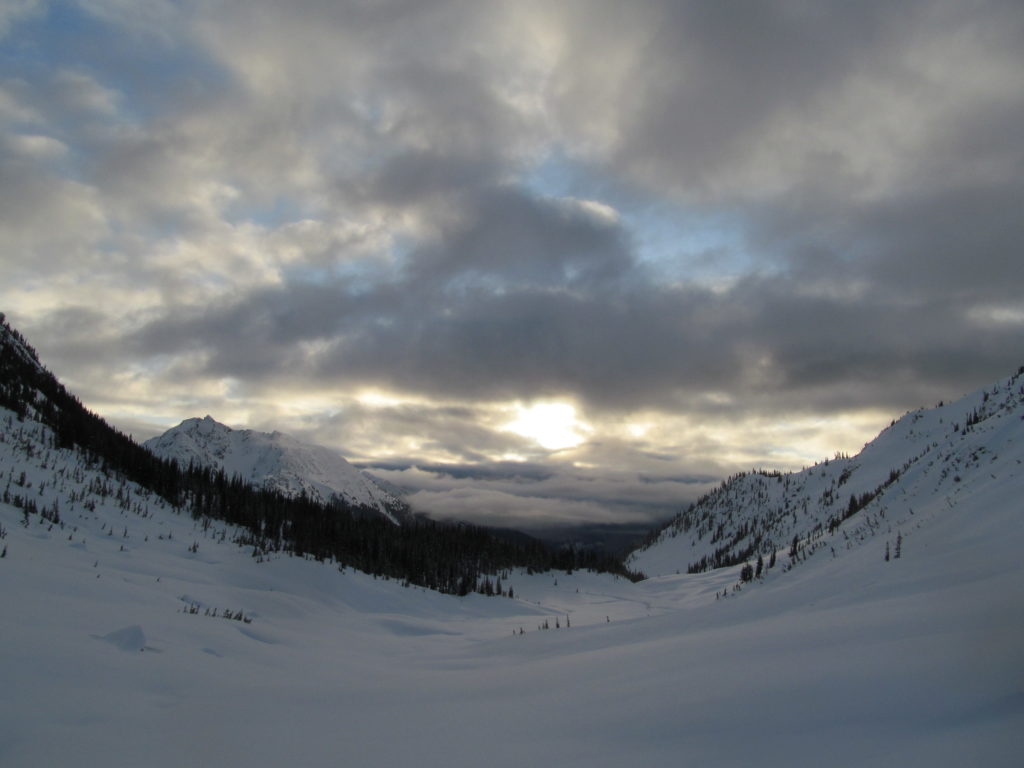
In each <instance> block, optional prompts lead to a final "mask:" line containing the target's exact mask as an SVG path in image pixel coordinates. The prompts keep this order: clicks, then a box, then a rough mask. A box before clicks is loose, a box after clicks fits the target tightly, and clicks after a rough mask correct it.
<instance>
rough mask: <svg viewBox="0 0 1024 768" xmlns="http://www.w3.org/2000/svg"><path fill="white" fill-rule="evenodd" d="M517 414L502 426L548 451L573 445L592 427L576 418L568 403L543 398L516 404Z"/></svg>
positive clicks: (572, 446)
mask: <svg viewBox="0 0 1024 768" xmlns="http://www.w3.org/2000/svg"><path fill="white" fill-rule="evenodd" d="M516 411H517V416H516V418H515V419H514V420H513V421H510V422H508V423H507V424H505V425H503V427H502V428H503V429H505V430H507V431H509V432H514V433H516V434H517V435H521V436H523V437H526V438H529V439H531V440H533V441H534V442H536V443H537V444H538V445H540V446H541V447H543V448H546V449H547V450H549V451H559V450H563V449H565V448H575V447H576V446H578V445H580V444H582V443H583V442H584V441H585V440H586V439H587V434H588V433H589V432H590V431H591V428H590V427H589V426H588V425H587V424H584V423H582V422H580V421H578V420H577V418H576V409H575V408H574V407H573V406H572V405H570V404H568V403H559V402H554V403H552V402H543V403H534V404H533V405H530V406H522V405H517V406H516Z"/></svg>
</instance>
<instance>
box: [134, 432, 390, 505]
mask: <svg viewBox="0 0 1024 768" xmlns="http://www.w3.org/2000/svg"><path fill="white" fill-rule="evenodd" d="M143 445H145V447H146V448H148V449H149V450H150V451H152V452H153V453H155V454H156V455H157V456H160V457H162V458H165V459H175V460H176V461H177V462H178V463H179V464H180V465H182V466H185V467H187V466H188V464H189V462H194V463H196V464H201V465H203V466H208V467H213V468H215V469H223V470H224V471H225V473H226V474H227V475H228V476H229V477H230V476H234V475H238V476H239V477H241V478H242V479H243V480H245V481H246V482H248V483H250V484H252V485H256V486H257V487H260V486H265V487H267V488H271V489H274V490H278V491H281V492H282V493H284V494H285V495H286V496H295V497H297V496H299V495H301V494H302V493H305V494H306V495H307V496H309V497H311V498H313V499H316V500H319V501H321V502H327V501H330V500H331V499H332V498H333V497H335V496H337V497H339V498H340V499H341V500H342V501H344V502H346V503H348V504H354V505H357V506H362V507H368V508H370V509H373V510H375V511H377V512H379V513H380V514H381V515H383V516H384V517H386V518H387V519H388V520H390V521H391V522H393V523H398V522H399V516H400V515H399V511H400V510H402V509H403V508H404V507H405V505H404V504H403V503H402V502H401V501H399V500H398V499H397V498H396V497H395V496H393V495H392V494H391V493H389V492H388V491H386V490H384V489H383V488H381V487H380V486H378V485H377V484H376V483H375V482H374V481H373V480H372V479H371V478H370V477H369V476H367V475H366V474H365V473H364V472H362V471H360V470H358V469H356V468H355V467H353V466H352V465H351V464H349V463H348V461H346V460H345V459H344V458H343V457H342V456H341V455H340V454H339V453H337V452H336V451H332V450H331V449H330V448H325V447H323V446H319V445H310V444H308V443H302V442H300V441H298V440H296V439H295V438H293V437H289V436H288V435H285V434H282V433H280V432H256V431H253V430H251V429H231V428H230V427H228V426H225V425H224V424H221V423H220V422H218V421H215V420H214V419H213V418H212V417H210V416H206V417H205V418H202V419H186V420H185V421H183V422H182V423H181V424H179V425H178V426H176V427H172V428H171V429H169V430H167V431H166V432H164V433H163V434H162V435H160V436H158V437H154V438H152V439H150V440H147V441H146V442H145V443H143Z"/></svg>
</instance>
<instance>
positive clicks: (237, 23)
mask: <svg viewBox="0 0 1024 768" xmlns="http://www.w3.org/2000/svg"><path fill="white" fill-rule="evenodd" d="M1022 72H1024V6H1022V5H1021V4H1020V3H1019V2H1017V1H1015V0H1010V1H1008V2H961V1H959V0H957V1H951V2H941V1H929V2H914V1H913V0H909V1H908V2H902V3H891V2H887V1H886V2H871V1H865V2H858V3H844V2H834V3H827V2H813V3H808V2H795V1H794V2H765V3H756V4H754V3H750V4H746V3H743V4H740V3H736V4H733V3H714V2H677V1H671V2H669V1H667V0H666V1H665V2H658V1H657V0H652V1H651V2H643V3H620V2H612V1H610V0H609V1H607V2H602V1H601V0H593V1H591V2H573V1H572V0H567V1H565V2H555V3H553V2H550V1H548V2H531V1H530V0H519V1H516V2H500V1H499V0H496V1H495V2H487V3H480V2H469V1H465V2H446V1H443V0H439V1H436V2H435V1H430V2H408V1H404V0H394V1H391V0H380V1H378V2H369V1H368V0H360V1H357V0H347V1H328V0H321V1H320V2H315V1H308V2H307V1H306V0H299V1H297V2H294V1H293V2H288V3H283V2H269V1H268V0H246V1H245V2H232V1H231V0H217V1H215V2H189V1H188V0H182V1H181V2H168V1H166V0H92V1H91V2H82V3H75V2H49V3H48V2H42V1H37V0H0V273H2V278H3V279H2V280H0V311H3V312H5V313H6V315H7V317H8V320H9V321H10V322H11V323H12V324H13V325H14V326H15V327H17V328H18V329H19V330H20V331H21V332H22V333H24V334H25V335H26V336H27V337H28V339H29V340H30V342H31V343H32V344H33V345H34V346H35V347H36V348H37V350H38V351H39V352H40V355H41V357H42V359H43V361H44V363H45V364H46V365H47V366H48V367H49V368H50V369H51V370H53V371H54V372H55V373H56V374H57V375H58V376H59V377H60V378H61V379H62V381H64V382H65V384H66V385H68V387H69V388H70V389H72V391H74V392H76V393H77V394H78V395H79V397H80V398H81V399H82V400H83V402H85V404H86V405H87V406H89V407H90V408H91V409H93V410H94V411H96V412H98V413H99V414H101V415H102V416H104V417H105V418H107V419H108V420H109V421H111V422H112V423H113V424H115V425H117V426H119V427H121V428H122V429H125V430H127V431H129V432H131V433H132V434H133V435H135V436H136V437H137V438H139V439H145V438H148V437H150V436H152V435H154V434H158V433H160V432H162V431H163V430H165V429H166V428H168V427H170V426H173V425H175V424H177V423H178V422H180V421H181V420H183V419H185V418H189V417H194V416H203V415H206V414H210V415H212V416H213V417H214V418H216V419H217V420H218V421H221V422H224V423H226V424H229V425H231V426H235V427H245V428H253V429H262V430H268V431H269V430H274V429H277V430H280V431H283V432H287V433H289V434H292V435H294V436H296V437H298V438H300V439H304V440H308V441H311V442H316V443H320V444H323V445H328V446H331V447H334V448H336V449H338V450H339V451H341V452H342V453H343V455H345V456H346V457H347V458H349V460H351V461H354V462H357V463H359V464H360V465H364V466H366V467H368V468H370V469H372V471H373V472H374V473H375V474H377V475H378V476H379V477H382V478H384V479H386V480H388V481H389V482H392V483H394V484H396V485H399V486H401V487H403V488H405V489H407V490H408V491H409V494H410V495H409V500H410V502H411V503H412V504H413V506H414V508H416V509H419V510H421V511H425V512H428V513H430V514H432V515H434V516H436V517H439V518H451V517H457V518H462V519H469V520H472V521H474V522H482V523H492V524H498V525H512V526H517V527H521V528H531V527H533V528H537V527H545V526H548V527H551V526H554V527H567V526H574V525H582V524H587V525H610V524H627V525H631V526H637V527H638V528H643V527H645V526H648V525H650V524H652V523H653V522H656V521H658V520H661V519H664V518H665V517H666V516H667V515H669V514H671V513H672V512H675V511H677V510H678V509H679V508H681V507H682V506H683V505H685V504H686V503H688V502H689V501H692V500H693V499H694V498H696V497H697V496H698V495H700V494H701V493H703V492H704V491H706V490H708V489H709V488H710V487H713V486H714V485H716V484H717V483H718V482H719V481H720V480H721V479H722V478H723V477H725V476H727V475H730V474H733V473H735V472H738V471H743V470H749V469H751V468H753V467H765V468H772V469H783V470H789V469H799V468H800V467H802V466H805V465H809V464H812V463H814V462H815V461H817V460H821V459H825V458H829V457H831V456H833V455H834V454H836V453H851V454H852V453H855V452H856V451H858V450H859V449H860V447H861V446H862V445H863V444H864V443H865V442H866V441H868V440H870V439H871V438H872V437H873V436H874V435H875V434H877V432H878V431H879V430H881V429H882V428H884V427H885V426H886V425H887V424H888V423H889V422H890V420H891V419H893V418H896V417H898V416H900V415H901V414H902V413H904V412H905V411H907V410H910V409H913V408H917V407H920V406H930V405H934V404H935V403H936V402H938V401H939V400H943V399H946V400H948V399H952V398H955V397H958V396H959V395H961V394H964V393H966V392H969V391H972V390H975V389H977V388H979V387H982V386H985V385H987V384H990V383H993V382H994V381H995V380H997V379H998V378H1000V377H1002V376H1005V375H1008V374H1009V373H1011V372H1013V371H1015V370H1016V369H1017V367H1018V366H1019V365H1020V364H1022V363H1024V259H1022V258H1021V257H1022V253H1021V243H1022V242H1024V210H1022V201H1024V138H1022V137H1024V77H1022V76H1021V73H1022Z"/></svg>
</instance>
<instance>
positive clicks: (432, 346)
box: [138, 189, 1024, 410]
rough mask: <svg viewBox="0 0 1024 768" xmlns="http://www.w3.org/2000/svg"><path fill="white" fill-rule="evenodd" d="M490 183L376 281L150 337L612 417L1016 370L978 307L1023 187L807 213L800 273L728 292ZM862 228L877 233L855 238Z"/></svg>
mask: <svg viewBox="0 0 1024 768" xmlns="http://www.w3.org/2000/svg"><path fill="white" fill-rule="evenodd" d="M1004 191H1005V190H1004ZM481 194H482V195H483V197H484V202H480V203H478V204H476V205H470V206H467V207H466V208H464V209H463V210H462V216H461V217H460V219H459V220H458V221H457V223H456V225H455V226H453V227H452V229H451V230H450V231H446V232H443V233H442V235H441V237H440V239H439V240H438V242H435V243H432V244H430V245H428V246H426V247H425V248H424V249H423V250H422V251H417V252H414V253H413V254H412V255H411V256H410V257H409V259H408V262H407V264H406V266H405V268H404V270H403V271H400V272H397V273H394V274H385V275H382V276H381V277H380V279H379V281H378V282H375V283H373V284H372V285H371V286H370V287H368V288H366V287H361V288H360V289H359V290H358V291H353V290H352V289H351V288H350V287H349V284H348V283H347V282H346V281H344V280H338V281H335V282H333V283H328V284H323V285H289V286H285V287H283V288H279V289H272V290H264V291H260V292H258V293H255V294H253V295H251V296H248V297H245V299H243V300H242V301H241V302H239V303H237V304H235V305H233V306H230V307H227V308H215V309H210V310H204V311H202V312H199V313H197V314H195V315H194V316H192V317H188V316H186V317H182V318H175V319H168V320H164V321H160V322H157V323H154V324H152V325H150V326H148V327H146V328H144V329H143V330H142V331H141V332H140V334H139V336H138V348H139V349H140V351H141V350H143V349H145V350H150V351H152V352H161V353H167V352H172V351H174V350H176V349H180V348H181V347H182V345H185V346H186V347H187V346H193V345H195V346H198V347H199V348H201V349H204V350H206V351H208V352H209V357H208V360H209V362H208V366H209V370H210V373H212V374H217V375H231V376H236V377H241V378H252V377H257V378H258V377H274V376H285V375H288V374H289V373H292V374H295V375H298V376H314V377H316V379H318V380H319V381H321V382H330V381H336V382H338V383H339V384H341V383H349V384H351V383H360V384H366V385H379V386H385V387H392V388H397V389H400V390H403V391H406V392H420V393H427V394H429V395H431V396H435V397H447V398H452V397H456V398H467V399H469V400H470V401H473V400H488V399H491V400H493V399H515V398H523V399H530V398H533V397H539V396H554V395H558V394H561V393H565V392H571V393H574V394H575V395H576V396H578V397H579V398H580V399H581V400H582V401H583V402H585V403H587V404H588V405H590V406H591V407H594V408H611V409H615V410H629V409H635V408H640V407H657V408H665V409H683V410H688V409H693V408H697V407H699V406H697V405H696V404H695V403H694V402H692V398H693V397H695V396H697V395H699V394H701V393H702V392H707V391H720V392H728V393H731V394H732V395H733V396H735V397H736V398H741V399H742V403H739V402H734V403H733V404H731V405H730V407H734V408H738V409H740V410H758V409H760V408H762V407H772V408H785V409H807V410H831V409H835V408H837V407H841V406H843V405H845V406H847V407H851V406H854V407H856V406H869V405H872V404H875V405H880V404H882V403H884V404H885V405H886V406H888V407H900V406H909V405H912V404H914V403H916V402H918V400H915V399H914V398H920V397H922V396H925V395H927V396H930V394H931V392H932V388H931V385H930V383H929V382H931V381H933V380H934V379H936V378H938V379H941V380H942V381H945V382H947V383H950V382H952V383H955V385H957V386H961V385H968V386H969V385H970V381H969V379H970V378H971V377H974V378H977V375H978V374H977V371H979V370H983V371H985V375H986V376H987V377H994V376H998V375H1001V374H1002V372H1003V370H1004V369H1007V368H1008V367H1011V366H1012V365H1014V364H1015V357H1014V355H1015V350H1018V349H1020V348H1021V341H1022V340H1024V339H1022V333H1021V328H1020V327H1019V326H1014V325H1008V326H1006V327H1002V328H988V329H985V330H984V331H982V330H981V329H979V327H978V326H977V323H976V322H975V321H974V320H973V319H972V316H971V314H970V313H969V311H968V310H970V309H971V307H972V306H973V304H974V303H976V302H981V301H991V300H993V299H994V298H1004V299H1007V300H1011V299H1014V298H1015V295H1014V292H1013V290H1012V287H1010V286H1014V285H1020V284H1022V280H1021V278H1022V277H1024V275H1022V268H1021V267H1020V261H1019V260H1017V259H1013V258H1009V257H1007V255H1006V254H1008V253H1011V252H1012V249H1013V242H1014V241H1015V240H1017V241H1019V240H1020V239H1021V238H1024V224H1022V223H1020V222H1018V221H1015V220H1013V219H1012V217H1010V216H1009V209H1010V208H1011V207H1012V200H1013V199H1015V198H1013V197H1012V196H1008V197H1007V198H1006V199H1002V198H1001V197H1000V196H999V195H994V194H993V195H992V196H991V198H986V197H985V196H979V197H978V198H975V199H972V201H971V202H972V203H973V206H970V209H971V213H973V214H974V216H973V218H971V219H969V220H968V221H969V222H970V226H972V227H977V228H978V231H974V232H973V234H965V233H962V232H961V231H960V229H961V227H962V226H965V225H966V224H961V225H959V226H958V225H956V224H951V223H950V221H949V219H950V218H951V214H952V212H953V211H956V210H959V209H960V208H959V207H958V206H957V205H956V204H955V203H956V200H955V199H954V200H952V201H950V200H940V201H935V200H928V201H910V202H908V203H907V204H906V205H905V206H902V207H901V206H886V207H881V206H866V207H865V208H864V210H860V211H858V210H856V209H852V210H850V211H849V212H847V213H845V214H844V215H842V216H835V215H833V216H832V218H831V219H830V218H828V217H815V223H814V224H813V226H811V225H810V224H808V222H807V221H797V220H796V219H793V220H791V221H790V223H789V224H787V228H786V231H787V235H788V237H789V238H790V239H791V240H794V241H799V244H798V248H797V249H796V250H794V251H787V252H786V253H784V256H788V257H789V262H788V264H787V262H786V260H785V259H780V261H779V262H778V263H779V264H780V265H782V267H784V269H783V271H781V272H778V273H776V274H771V275H762V276H751V277H747V278H744V279H742V280H740V281H738V282H736V283H735V284H734V285H732V286H730V287H729V288H727V289H724V290H710V289H704V288H700V287H697V286H678V285H660V284H658V283H657V282H656V281H655V279H654V277H653V276H651V275H650V274H649V273H648V272H646V271H645V270H644V269H642V268H641V267H640V266H638V265H637V264H636V262H635V260H634V259H633V257H632V256H631V253H630V249H629V246H628V238H627V236H626V235H625V233H624V232H623V231H622V229H621V227H620V226H617V225H613V224H610V223H608V222H607V221H604V220H600V219H597V218H595V217H594V215H593V214H588V213H587V212H586V211H585V210H584V209H579V208H574V207H572V206H571V205H569V204H568V203H565V202H564V201H542V200H537V199H533V198H530V197H527V196H526V195H524V194H522V193H518V192H515V191H513V190H510V189H501V190H498V191H493V190H490V191H484V192H482V193H481ZM965 204H966V203H965ZM864 222H871V223H872V224H874V226H873V227H872V229H871V231H872V232H874V233H876V234H875V240H876V241H877V242H875V241H871V242H869V243H867V244H865V243H864V242H863V239H864V238H858V237H856V236H855V235H854V234H852V233H854V232H860V231H862V230H863V228H864ZM799 224H804V225H805V226H806V229H801V227H800V226H799ZM853 252H858V258H857V259H853V258H851V254H852V253H853ZM972 264H973V265H977V266H980V268H979V269H978V270H977V273H976V274H970V275H969V274H966V273H965V271H966V270H967V269H968V267H969V265H972ZM314 340H323V341H324V342H325V345H324V346H323V347H322V348H321V349H320V350H319V351H318V352H316V353H314V354H311V355H309V356H305V354H304V353H303V352H302V351H301V348H300V347H299V346H297V345H298V343H299V342H304V341H314ZM965 363H966V369H968V370H970V372H971V373H970V374H964V370H965ZM915 381H916V384H917V388H916V391H915Z"/></svg>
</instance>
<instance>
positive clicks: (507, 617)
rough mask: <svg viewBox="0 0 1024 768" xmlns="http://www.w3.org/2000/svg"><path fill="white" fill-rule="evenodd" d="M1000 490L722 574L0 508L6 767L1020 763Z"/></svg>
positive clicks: (1012, 535)
mask: <svg viewBox="0 0 1024 768" xmlns="http://www.w3.org/2000/svg"><path fill="white" fill-rule="evenodd" d="M1010 491H1012V489H1006V488H1003V489H1002V490H1001V491H1000V493H1001V494H1003V495H1002V496H1000V497H999V498H992V499H988V500H986V499H984V498H975V499H972V503H971V505H970V506H968V505H961V506H959V507H957V508H955V509H952V510H947V511H946V512H944V513H943V514H936V515H934V516H932V518H931V519H930V521H929V522H928V523H927V525H923V526H922V527H921V528H920V529H919V530H915V531H913V532H912V533H911V534H910V535H907V537H906V541H905V543H904V553H903V557H901V558H900V559H899V560H892V561H890V562H885V561H884V560H883V553H882V547H883V544H882V542H881V541H880V540H879V541H872V542H869V543H868V544H866V545H864V546H862V547H860V548H858V549H854V550H852V551H845V552H842V553H841V555H840V556H838V557H837V558H834V559H833V558H832V557H831V556H830V555H828V554H823V555H819V556H817V557H814V558H812V559H811V560H809V561H808V562H806V563H803V564H801V565H799V566H798V567H796V568H794V569H793V570H792V571H790V572H789V573H787V574H782V573H781V572H780V571H781V569H778V568H777V569H775V570H773V571H771V572H770V573H769V575H768V578H766V579H765V580H764V581H763V582H759V583H755V584H752V585H747V586H745V587H744V588H743V590H742V591H740V592H738V593H733V592H730V595H729V596H728V597H726V598H722V599H716V594H717V593H719V592H721V591H722V590H723V589H730V588H731V586H732V585H733V584H734V583H735V582H736V578H737V573H736V569H729V570H723V571H716V572H712V573H708V574H702V575H699V576H686V575H683V576H666V577H660V578H657V579H651V580H648V581H646V582H641V583H639V584H631V583H629V582H628V581H625V580H622V579H616V578H614V577H610V576H598V575H594V574H590V573H580V572H578V573H575V574H572V575H566V574H550V573H549V574H539V575H531V576H527V575H525V574H511V576H510V578H509V580H508V581H509V583H511V585H512V586H513V587H514V589H515V593H516V599H514V600H510V599H508V598H500V597H492V598H485V597H482V596H475V595H474V596H469V597H466V598H456V597H451V596H444V595H439V594H436V593H430V592H426V591H423V590H420V589H416V588H403V587H402V586H401V585H399V584H397V583H395V582H388V581H383V580H375V579H373V578H372V577H368V576H366V575H364V574H357V573H353V572H351V571H349V572H348V573H345V574H341V573H339V572H338V570H337V568H336V567H334V566H331V565H325V564H319V563H314V562H308V561H304V560H300V559H295V558H289V557H287V556H280V557H277V558H275V559H272V560H270V561H267V562H262V563H256V562H255V561H254V560H253V559H252V557H250V555H249V554H248V552H247V551H244V550H241V549H239V548H237V547H235V546H233V545H231V544H230V536H228V537H227V538H228V541H226V542H224V543H220V542H218V541H217V539H218V536H217V531H208V532H207V533H206V535H204V534H203V533H202V532H201V531H198V530H197V529H196V528H195V524H194V523H193V521H192V520H190V519H188V518H187V517H185V516H177V515H174V514H173V513H171V512H170V511H167V510H163V511H160V512H159V513H154V514H151V515H150V516H148V517H137V516H133V515H131V513H127V514H126V515H124V516H123V517H124V520H123V524H124V529H125V531H126V532H127V535H125V533H124V532H122V522H121V521H116V522H114V523H113V524H111V525H110V526H109V527H108V525H107V522H106V520H109V518H105V519H103V518H101V517H100V516H99V515H96V516H94V517H92V518H90V516H89V515H88V513H83V514H81V515H77V518H78V519H76V520H72V519H66V520H65V528H64V529H63V530H62V529H60V528H59V527H53V528H52V529H49V527H48V525H47V523H46V522H45V521H43V520H41V519H40V518H39V517H37V516H32V519H31V520H30V521H29V524H28V525H27V527H26V526H24V525H23V524H22V521H23V515H22V513H21V511H20V510H18V509H15V508H14V507H12V506H8V505H0V524H2V526H3V528H4V530H5V532H6V536H5V537H4V538H3V541H2V542H0V544H2V545H4V546H6V547H7V550H8V551H7V553H6V556H5V557H4V558H2V559H0V585H2V588H0V691H2V692H3V696H2V697H0V765H4V766H40V765H81V766H92V765H96V766H100V765H102V766H122V765H123V766H129V765H131V766H139V765H146V766H183V765H244V766H264V765H265V766H281V765H346V766H405V765H410V766H411V765H415V766H441V765H444V766H478V765H487V766H520V765H536V764H538V763H542V762H543V763H550V764H561V765H591V766H593V765H601V766H604V765H607V766H612V765H619V766H621V765H635V766H690V765H693V766H709V765H711V766H733V765H735V766H740V765H761V766H764V765H769V766H770V765H785V766H794V765H796V766H801V765H807V766H820V765H824V764H827V765H830V766H842V765H849V766H897V765H899V766H904V765H940V766H941V765H948V766H964V765H982V764H984V765H988V766H1011V765H1019V764H1020V762H1019V761H1020V754H1021V748H1022V747H1024V654H1022V652H1021V648H1022V647H1024V642H1022V641H1024V600H1022V598H1024V566H1022V560H1021V556H1020V552H1021V543H1022V542H1021V540H1020V525H1019V519H1018V518H1019V514H1018V513H1017V512H1016V504H1015V502H1012V501H1011V500H1010V499H1008V498H1005V497H1004V496H1005V495H1006V494H1007V493H1009V492H1010ZM68 517H74V516H73V515H72V516H68ZM101 519H103V520H104V522H102V526H103V527H102V528H99V529H97V527H98V526H100V525H101ZM922 519H924V518H922ZM73 523H74V532H72V524H73ZM69 536H70V540H69ZM194 542H198V549H197V551H195V552H192V551H190V545H191V544H193V543H194ZM784 557H785V555H784V553H780V560H781V559H783V558H784ZM193 606H195V610H197V611H198V612H197V613H191V612H189V611H190V610H193ZM208 609H210V610H213V609H216V610H217V611H218V612H219V614H221V615H218V616H217V617H213V616H207V615H205V614H206V611H207V610H208ZM225 609H227V610H229V611H231V612H232V614H233V615H236V616H237V612H239V611H241V612H242V614H243V615H244V617H245V618H246V619H249V621H248V622H247V621H244V620H241V619H238V620H236V619H226V618H223V617H222V614H223V611H224V610H225ZM545 621H547V622H548V625H549V626H550V627H551V628H550V629H548V630H542V629H539V627H540V626H541V625H542V624H543V623H544V622H545ZM556 621H557V623H558V628H557V629H555V626H556ZM568 625H571V626H568ZM520 628H522V630H523V633H522V634H520V633H519V630H520Z"/></svg>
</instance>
